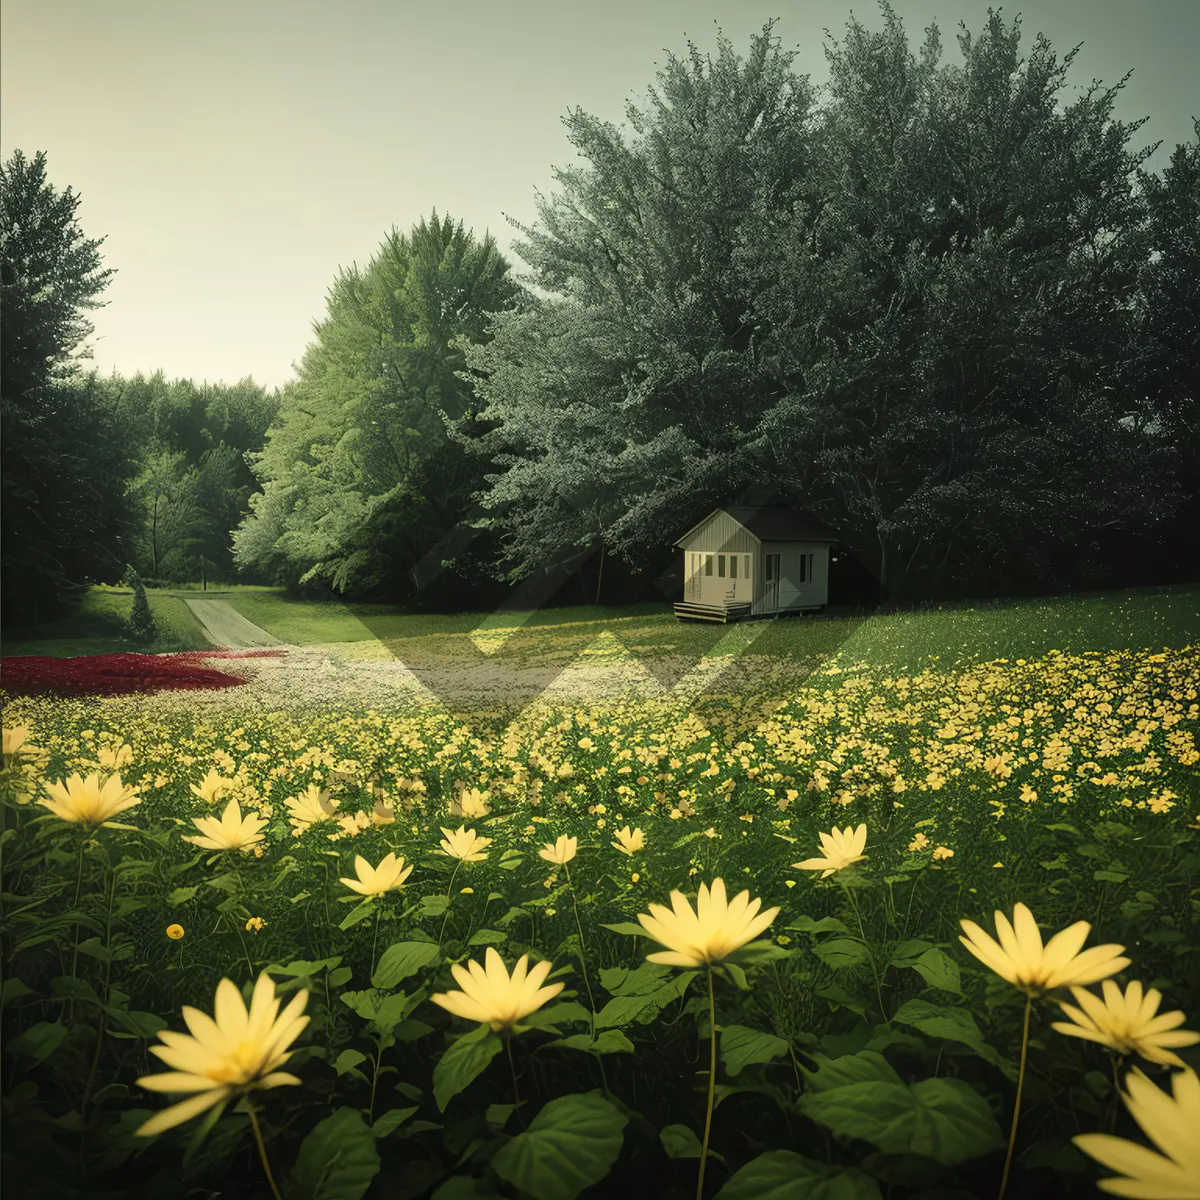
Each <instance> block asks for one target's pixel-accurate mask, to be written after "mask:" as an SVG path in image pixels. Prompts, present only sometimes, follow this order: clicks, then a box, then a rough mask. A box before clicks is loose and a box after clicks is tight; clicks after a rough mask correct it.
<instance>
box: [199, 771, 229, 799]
mask: <svg viewBox="0 0 1200 1200" xmlns="http://www.w3.org/2000/svg"><path fill="white" fill-rule="evenodd" d="M190 786H191V791H192V792H193V793H194V794H195V795H197V796H199V797H200V799H201V800H203V801H204V802H205V803H206V804H216V803H217V802H218V801H219V800H220V799H221V798H222V797H223V796H224V795H225V793H226V792H228V791H229V789H230V788H231V787H233V780H232V779H226V778H225V777H224V776H223V775H221V774H219V773H218V772H217V771H214V770H212V769H211V768H210V769H209V772H208V774H207V775H205V777H204V778H203V779H202V780H200V782H199V783H193V784H191V785H190Z"/></svg>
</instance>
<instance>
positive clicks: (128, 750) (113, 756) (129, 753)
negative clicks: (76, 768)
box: [96, 745, 133, 771]
mask: <svg viewBox="0 0 1200 1200" xmlns="http://www.w3.org/2000/svg"><path fill="white" fill-rule="evenodd" d="M132 761H133V747H132V746H129V745H124V746H121V747H120V749H117V750H114V749H113V748H112V747H111V746H105V747H103V748H102V749H101V750H100V753H99V754H97V755H96V762H97V763H98V764H99V765H100V766H101V767H103V768H104V769H105V770H106V771H119V770H120V769H121V768H122V767H127V766H128V765H129V764H130V763H131V762H132Z"/></svg>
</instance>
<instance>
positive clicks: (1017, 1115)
mask: <svg viewBox="0 0 1200 1200" xmlns="http://www.w3.org/2000/svg"><path fill="white" fill-rule="evenodd" d="M1032 1009H1033V996H1032V995H1027V996H1026V997H1025V1025H1024V1028H1023V1029H1022V1031H1021V1066H1020V1069H1019V1070H1018V1072H1017V1101H1016V1103H1015V1104H1014V1105H1013V1119H1012V1129H1011V1130H1010V1131H1009V1134H1008V1153H1007V1154H1006V1155H1005V1156H1004V1174H1003V1175H1002V1176H1001V1177H1000V1191H999V1192H998V1193H997V1196H996V1200H1004V1189H1005V1188H1006V1187H1008V1172H1009V1170H1010V1169H1011V1168H1012V1157H1013V1150H1014V1149H1015V1147H1016V1144H1017V1122H1018V1121H1019V1120H1020V1119H1021V1091H1022V1089H1023V1088H1024V1086H1025V1058H1026V1056H1027V1054H1028V1052H1029V1014H1030V1012H1031V1010H1032Z"/></svg>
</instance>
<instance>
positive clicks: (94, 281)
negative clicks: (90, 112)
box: [0, 151, 135, 624]
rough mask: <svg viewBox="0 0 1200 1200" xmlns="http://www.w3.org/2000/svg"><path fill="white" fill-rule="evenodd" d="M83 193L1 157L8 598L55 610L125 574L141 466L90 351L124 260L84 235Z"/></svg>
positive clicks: (3, 532) (25, 614)
mask: <svg viewBox="0 0 1200 1200" xmlns="http://www.w3.org/2000/svg"><path fill="white" fill-rule="evenodd" d="M78 206H79V197H78V196H77V195H75V194H74V193H73V192H72V190H71V189H70V188H67V189H66V190H65V191H64V192H61V193H60V192H58V191H57V190H56V189H55V188H54V187H53V186H52V185H51V184H50V183H49V182H48V181H47V179H46V158H45V155H44V154H41V153H39V154H37V155H36V156H35V157H34V159H33V160H32V161H30V160H28V159H26V158H25V156H24V155H23V154H22V153H21V152H20V151H17V152H16V153H14V155H13V156H12V158H11V159H10V160H9V161H8V162H7V163H5V164H4V165H3V166H0V489H2V504H0V541H2V575H3V581H2V584H0V607H2V609H3V619H4V620H5V621H6V622H8V623H10V624H20V623H22V622H26V621H30V620H38V619H44V618H46V617H48V616H50V615H52V613H53V612H54V610H55V608H56V607H57V605H58V603H59V601H60V600H61V599H62V598H63V597H64V596H65V595H68V594H71V593H72V592H73V591H76V590H77V589H79V588H80V587H82V586H83V585H84V584H85V582H86V580H87V579H88V577H89V576H91V577H98V576H101V575H106V574H109V575H112V577H113V578H115V577H116V575H117V574H119V572H120V563H121V562H123V561H124V554H123V544H124V541H125V539H126V537H127V534H128V530H129V525H128V515H127V511H126V506H125V500H124V495H125V484H126V482H127V480H128V478H129V476H130V475H131V474H132V472H133V470H134V469H135V467H134V464H133V462H132V461H131V459H130V457H129V455H128V453H127V452H126V450H125V448H124V446H123V445H122V441H121V436H120V430H119V429H118V428H117V427H116V424H115V421H114V414H113V413H112V411H111V409H110V408H109V407H108V406H107V405H106V404H105V403H104V396H103V394H102V391H101V389H100V388H99V387H98V386H97V383H96V380H95V378H94V376H93V377H91V378H85V377H83V375H82V372H81V370H80V364H79V360H80V359H83V358H86V357H87V350H86V347H83V346H82V343H83V341H84V339H85V338H86V337H87V336H88V335H89V334H90V333H91V331H92V326H91V324H90V323H89V322H88V320H87V319H86V317H85V316H84V313H85V311H86V310H88V309H90V308H95V307H97V306H98V304H99V303H100V302H99V301H97V300H96V297H97V296H98V295H99V294H100V293H101V292H102V291H103V290H104V288H105V287H106V286H107V284H108V281H109V279H110V277H111V276H112V274H113V271H112V269H101V266H100V254H99V247H100V245H101V243H102V242H103V240H104V239H103V238H100V239H98V240H89V239H87V238H85V237H84V235H83V232H82V231H81V229H80V228H79V225H78V222H77V220H76V216H75V211H76V209H77V208H78Z"/></svg>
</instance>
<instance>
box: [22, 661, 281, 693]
mask: <svg viewBox="0 0 1200 1200" xmlns="http://www.w3.org/2000/svg"><path fill="white" fill-rule="evenodd" d="M282 653H283V652H282V651H280V650H250V651H246V652H239V651H236V650H213V651H207V650H190V651H186V652H184V653H182V654H93V655H87V656H84V657H80V658H49V657H44V656H42V655H21V656H20V657H16V658H5V659H3V660H0V687H2V688H3V689H4V690H5V691H6V692H9V693H11V694H13V695H27V696H29V695H37V694H39V693H43V692H52V693H55V694H57V695H61V696H121V695H130V694H132V693H152V692H161V691H187V690H196V689H199V688H227V687H241V686H242V685H243V684H245V683H248V682H249V681H248V680H246V679H241V678H239V677H238V676H237V675H230V674H228V673H226V672H225V671H216V670H213V669H212V668H211V667H204V666H201V665H200V664H201V661H202V660H203V659H206V658H267V657H278V656H280V655H281V654H282Z"/></svg>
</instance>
